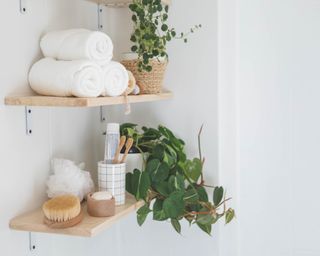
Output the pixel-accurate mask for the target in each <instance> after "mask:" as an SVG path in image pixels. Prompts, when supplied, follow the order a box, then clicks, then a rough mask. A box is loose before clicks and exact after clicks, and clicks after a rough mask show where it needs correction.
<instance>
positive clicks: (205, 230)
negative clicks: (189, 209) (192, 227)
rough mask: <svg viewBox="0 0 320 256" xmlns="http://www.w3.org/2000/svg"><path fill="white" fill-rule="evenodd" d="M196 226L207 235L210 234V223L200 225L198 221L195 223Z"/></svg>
mask: <svg viewBox="0 0 320 256" xmlns="http://www.w3.org/2000/svg"><path fill="white" fill-rule="evenodd" d="M197 225H198V227H199V228H200V229H201V230H203V231H204V232H206V233H207V234H208V235H211V230H212V225H202V224H200V223H197Z"/></svg>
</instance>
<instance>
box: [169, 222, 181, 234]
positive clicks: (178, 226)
mask: <svg viewBox="0 0 320 256" xmlns="http://www.w3.org/2000/svg"><path fill="white" fill-rule="evenodd" d="M171 224H172V226H173V227H174V229H175V231H177V232H178V233H179V234H181V225H180V222H179V221H178V220H177V219H171Z"/></svg>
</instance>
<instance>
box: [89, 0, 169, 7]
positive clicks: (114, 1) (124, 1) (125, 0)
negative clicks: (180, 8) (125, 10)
mask: <svg viewBox="0 0 320 256" xmlns="http://www.w3.org/2000/svg"><path fill="white" fill-rule="evenodd" d="M89 1H91V2H94V3H97V4H103V5H105V6H112V7H125V6H128V5H129V4H131V3H132V0H89ZM161 1H162V3H163V4H165V5H169V4H171V0H161Z"/></svg>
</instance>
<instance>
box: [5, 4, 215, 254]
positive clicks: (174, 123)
mask: <svg viewBox="0 0 320 256" xmlns="http://www.w3.org/2000/svg"><path fill="white" fill-rule="evenodd" d="M190 6H192V8H189V7H190ZM18 9H19V1H18V0H15V1H6V2H2V3H0V10H1V11H0V12H1V21H2V22H1V23H0V28H1V30H2V33H3V34H2V35H3V36H2V38H1V48H0V53H1V59H0V66H1V68H2V72H0V78H1V82H2V86H1V88H2V89H1V90H0V98H2V99H3V98H4V97H5V96H6V95H8V94H17V93H23V92H26V91H29V89H28V84H27V73H28V70H29V68H30V66H31V64H32V63H34V61H36V60H37V59H39V58H40V56H41V54H40V51H39V47H38V43H39V38H40V36H41V35H42V34H43V33H44V32H45V31H47V30H51V29H57V28H72V27H87V28H92V29H96V27H97V17H96V12H97V10H96V5H94V4H92V3H89V2H86V1H82V0H68V1H65V0H32V1H31V0H30V1H28V9H29V10H28V14H26V15H21V14H20V13H19V11H18ZM171 14H172V16H171V23H172V24H173V25H174V26H175V27H176V28H177V30H187V29H188V28H189V27H191V26H192V25H194V24H198V23H202V24H203V29H201V30H200V31H198V32H197V33H196V34H195V35H192V36H191V37H190V40H189V43H188V44H184V43H182V42H177V41H176V42H173V43H172V44H171V45H170V46H169V52H170V65H169V68H168V73H167V77H166V87H167V88H168V89H170V90H172V91H173V92H174V93H175V98H174V99H173V100H171V101H166V102H159V103H155V104H151V103H150V104H139V105H134V106H132V109H133V114H132V115H131V116H130V117H124V116H123V108H121V107H120V108H119V107H109V108H106V110H107V118H108V120H109V121H117V120H119V121H134V122H137V123H141V124H143V125H157V124H164V125H166V126H168V127H170V128H171V129H172V130H173V131H174V132H176V133H177V134H178V135H179V136H181V138H183V139H184V140H185V141H186V142H187V145H188V148H187V150H188V153H189V154H190V156H194V155H197V153H198V151H197V138H196V136H197V133H198V130H199V128H200V126H201V124H202V123H205V130H204V134H203V151H204V154H205V155H206V157H207V162H206V177H207V181H208V183H212V184H217V183H218V172H217V168H218V163H217V150H218V139H217V6H216V1H211V0H203V1H202V3H201V5H195V4H194V1H191V0H184V1H173V5H172V8H171ZM129 20H130V19H129V13H128V11H127V10H126V9H105V16H104V24H105V30H106V31H107V32H108V33H109V34H110V35H111V36H112V38H113V40H114V42H115V44H116V47H115V50H116V57H117V58H118V57H119V56H120V53H121V52H123V51H128V47H129V45H128V40H129V31H130V28H131V24H130V22H129ZM0 113H1V114H0V123H1V126H0V138H1V141H2V143H1V144H0V153H1V156H2V157H1V161H2V162H1V173H2V179H1V180H0V187H1V196H0V200H1V202H2V207H1V209H2V210H1V213H0V215H1V218H0V241H1V243H0V244H1V253H0V255H4V256H22V255H23V256H26V255H31V254H30V253H29V252H28V246H29V245H28V234H27V233H26V232H17V231H11V230H10V229H9V228H8V223H9V220H10V218H12V217H13V216H16V215H18V214H21V213H23V212H26V211H29V210H32V209H34V208H35V207H38V206H40V205H41V203H42V202H43V200H44V199H45V181H46V179H47V177H48V175H49V161H50V159H51V157H52V156H58V157H59V156H60V157H68V158H71V159H74V160H76V161H81V160H82V161H85V162H86V163H87V166H88V169H90V170H92V171H93V172H94V171H95V169H96V162H97V161H98V160H99V159H100V158H101V157H102V145H103V140H104V137H103V136H101V133H100V132H101V131H102V130H103V127H102V126H101V125H100V123H99V113H98V109H66V108H60V109H56V108H34V111H33V135H32V136H30V137H28V136H26V135H25V133H24V129H25V123H24V122H25V120H24V108H22V107H8V106H4V105H3V102H2V103H0ZM210 193H211V192H210ZM3 209H5V210H3ZM218 231H219V230H218V227H217V228H216V229H214V232H213V237H209V236H207V235H206V234H204V233H203V232H201V231H198V229H197V227H193V228H191V229H189V227H188V225H184V226H183V236H179V235H177V234H176V233H175V232H174V230H173V229H172V228H171V226H170V224H169V223H156V222H152V221H151V220H150V221H148V222H147V223H146V225H145V226H144V227H143V228H139V227H138V225H137V223H136V217H135V215H134V214H133V215H131V216H130V217H128V218H126V219H124V220H123V221H121V222H120V223H118V224H116V225H114V226H113V227H111V228H110V229H108V230H107V231H106V232H104V233H103V234H101V235H100V236H98V237H96V238H92V239H84V238H75V237H68V236H55V235H44V234H37V235H36V242H37V252H36V253H35V254H34V255H46V256H58V255H59V256H73V255H74V256H75V255H77V256H85V255H97V256H98V255H106V254H108V255H115V256H123V255H129V254H130V255H150V253H152V254H154V255H169V256H170V255H172V256H174V255H193V254H208V253H210V254H215V255H216V254H217V252H218ZM159 242H160V243H161V244H164V245H165V246H160V245H159Z"/></svg>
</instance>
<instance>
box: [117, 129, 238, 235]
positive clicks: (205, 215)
mask: <svg viewBox="0 0 320 256" xmlns="http://www.w3.org/2000/svg"><path fill="white" fill-rule="evenodd" d="M201 131H202V128H201V130H200V132H199V135H198V143H199V154H200V157H199V158H194V159H192V160H190V159H187V156H186V153H185V143H184V141H183V140H181V139H179V138H177V137H176V136H175V135H174V134H173V133H172V131H170V130H169V129H168V128H166V127H164V126H159V127H158V129H154V128H147V127H143V128H142V133H140V132H139V131H138V129H137V126H136V125H135V124H123V125H122V126H121V133H122V135H127V136H132V137H133V138H134V140H135V147H137V148H140V149H141V148H143V149H144V150H142V151H143V152H144V153H145V154H146V155H147V160H146V165H145V168H144V169H143V170H138V169H135V170H134V171H133V173H128V174H127V177H126V189H127V191H128V192H129V193H130V194H132V195H134V196H135V197H136V199H137V200H144V201H145V205H144V206H143V207H141V208H140V209H139V210H138V212H137V220H138V223H139V225H142V224H143V223H144V222H145V220H146V218H147V216H148V215H149V214H151V213H152V215H153V220H155V221H166V220H170V222H171V224H172V226H173V228H174V229H175V230H176V231H177V232H178V233H181V224H180V222H181V221H182V220H187V221H188V222H189V223H190V225H192V224H195V225H197V226H198V227H199V228H200V229H202V230H203V231H204V232H206V233H208V234H211V230H212V226H213V225H214V224H215V223H216V222H217V221H218V220H219V219H221V218H224V219H225V223H226V224H228V223H230V222H231V221H232V219H233V218H234V216H235V212H234V210H233V209H232V208H228V209H227V206H226V202H227V201H229V200H230V198H226V195H225V190H224V188H223V187H213V186H208V185H205V181H204V178H203V168H204V159H203V158H202V156H201V155H202V153H201V149H200V145H201V142H200V137H201ZM206 187H208V188H212V189H213V193H212V196H211V200H210V197H209V195H208V192H207V190H206Z"/></svg>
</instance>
